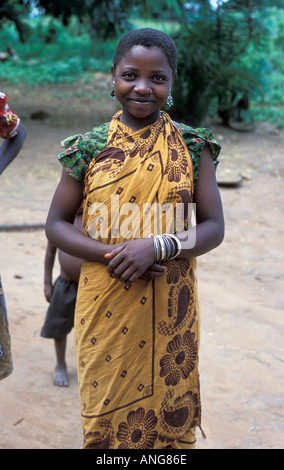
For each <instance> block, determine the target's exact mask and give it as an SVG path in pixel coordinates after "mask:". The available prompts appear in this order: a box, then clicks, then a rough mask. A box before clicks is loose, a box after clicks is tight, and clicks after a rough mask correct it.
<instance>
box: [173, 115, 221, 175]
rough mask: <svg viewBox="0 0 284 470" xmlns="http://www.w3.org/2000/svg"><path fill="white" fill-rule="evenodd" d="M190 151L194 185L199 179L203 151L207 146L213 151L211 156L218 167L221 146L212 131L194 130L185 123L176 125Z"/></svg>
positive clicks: (204, 129) (200, 128) (205, 129)
mask: <svg viewBox="0 0 284 470" xmlns="http://www.w3.org/2000/svg"><path fill="white" fill-rule="evenodd" d="M174 124H175V126H176V127H177V129H178V131H179V132H180V134H181V135H182V138H183V140H184V142H185V144H186V146H187V148H188V150H189V153H190V157H191V161H192V165H193V173H194V184H196V182H197V179H198V170H199V164H200V159H201V155H202V151H203V149H204V147H205V145H208V146H209V148H210V150H211V155H212V158H213V160H214V164H215V166H216V167H217V165H218V163H219V159H218V157H219V154H220V151H221V146H220V144H219V143H218V142H217V141H216V140H215V138H214V135H213V132H212V130H211V129H208V128H206V127H198V128H193V127H191V126H188V125H186V124H183V123H176V122H175V123H174Z"/></svg>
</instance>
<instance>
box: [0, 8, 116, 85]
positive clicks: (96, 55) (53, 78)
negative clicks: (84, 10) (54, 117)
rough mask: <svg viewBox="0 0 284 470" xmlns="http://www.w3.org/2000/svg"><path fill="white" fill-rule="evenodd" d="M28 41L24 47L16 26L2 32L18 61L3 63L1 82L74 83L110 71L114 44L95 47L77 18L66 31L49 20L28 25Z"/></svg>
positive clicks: (58, 24)
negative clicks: (87, 76) (89, 75)
mask: <svg viewBox="0 0 284 470" xmlns="http://www.w3.org/2000/svg"><path fill="white" fill-rule="evenodd" d="M28 24H29V31H30V36H29V41H28V42H26V43H21V42H20V41H19V39H18V37H17V30H16V28H15V27H14V26H13V25H5V26H4V27H3V28H2V30H1V31H0V42H1V44H3V45H4V47H5V46H8V45H9V46H12V48H13V49H14V50H15V51H16V53H17V58H14V59H11V60H8V61H6V62H3V63H1V67H0V79H6V80H8V81H10V82H12V83H19V82H21V81H22V82H26V83H29V84H38V83H57V82H74V81H75V80H77V79H78V78H79V77H81V76H82V75H83V74H88V73H93V72H98V71H109V70H110V66H111V60H112V55H113V50H114V46H115V41H113V40H109V41H105V42H101V41H96V42H95V43H93V42H92V41H91V39H90V36H89V34H88V33H87V32H85V27H84V25H80V24H79V23H78V21H77V20H76V18H72V19H71V21H70V24H69V26H68V27H67V28H65V27H63V26H62V24H61V23H60V22H59V21H57V20H54V19H52V18H50V17H47V16H44V17H40V18H33V19H32V20H29V21H28Z"/></svg>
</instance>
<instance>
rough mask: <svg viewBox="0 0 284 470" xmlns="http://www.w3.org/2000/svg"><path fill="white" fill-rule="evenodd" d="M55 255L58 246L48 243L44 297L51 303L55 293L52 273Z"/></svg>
mask: <svg viewBox="0 0 284 470" xmlns="http://www.w3.org/2000/svg"><path fill="white" fill-rule="evenodd" d="M55 255H56V246H54V245H52V244H51V243H50V242H47V247H46V252H45V258H44V295H45V298H46V300H47V302H50V299H51V296H52V291H53V283H52V272H53V267H54V261H55Z"/></svg>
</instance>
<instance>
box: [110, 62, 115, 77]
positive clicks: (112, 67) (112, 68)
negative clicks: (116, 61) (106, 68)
mask: <svg viewBox="0 0 284 470" xmlns="http://www.w3.org/2000/svg"><path fill="white" fill-rule="evenodd" d="M110 71H111V75H112V79H113V80H114V66H113V64H112V66H111V68H110Z"/></svg>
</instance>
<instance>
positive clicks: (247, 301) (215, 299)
mask: <svg viewBox="0 0 284 470" xmlns="http://www.w3.org/2000/svg"><path fill="white" fill-rule="evenodd" d="M77 85H78V86H77V88H76V89H75V88H74V87H72V86H71V85H70V86H64V87H63V86H61V87H56V88H55V87H46V86H42V87H38V88H35V89H32V90H25V89H24V88H22V87H19V88H17V89H16V90H15V89H13V87H11V86H8V85H7V86H5V84H1V88H2V89H4V91H6V93H7V95H8V98H9V104H10V106H11V108H12V109H13V110H14V111H15V112H16V113H17V114H19V115H20V116H21V117H22V121H23V123H24V125H25V127H26V129H27V133H28V136H27V139H26V142H25V144H24V148H23V150H22V152H21V154H20V156H19V157H18V158H17V159H16V160H15V161H14V162H13V163H12V164H11V166H10V167H9V168H8V169H7V170H6V172H5V173H4V174H3V175H2V176H1V186H0V200H1V205H0V224H1V227H2V228H1V230H0V246H1V248H0V250H1V256H0V272H1V276H2V282H3V286H4V291H5V296H6V302H7V308H8V315H9V322H10V333H11V337H12V350H13V357H14V372H13V374H12V375H11V376H10V377H8V378H6V379H5V380H3V381H1V383H0V390H1V399H0V449H80V448H81V445H82V430H81V420H80V410H79V398H78V389H77V377H76V366H75V359H74V351H73V333H71V334H70V337H69V339H68V351H67V362H68V367H69V377H70V386H69V387H68V388H60V387H56V386H54V385H53V383H52V373H53V367H54V365H55V356H54V348H53V342H52V341H51V340H45V339H43V338H41V337H40V334H39V333H40V329H41V326H42V323H43V319H44V317H45V313H46V308H47V303H46V301H45V299H44V296H43V260H44V254H45V247H46V239H45V234H44V229H43V225H44V223H45V219H46V215H47V211H48V208H49V204H50V201H51V198H52V195H53V192H54V189H55V187H56V185H57V182H58V179H59V176H60V171H61V169H60V165H59V164H58V163H57V159H56V156H57V154H58V153H59V152H60V141H61V140H62V139H63V138H65V137H67V136H69V135H71V134H73V133H80V132H85V131H87V130H89V129H90V128H91V127H93V126H94V125H96V124H99V123H101V122H103V121H104V120H106V119H108V118H109V117H110V116H111V115H112V113H113V111H114V106H115V105H114V104H113V103H112V102H111V100H110V99H109V98H108V97H107V96H106V95H107V94H108V93H109V90H110V84H109V82H108V80H105V79H104V77H101V76H97V77H96V79H94V83H90V84H88V85H83V84H77ZM93 89H94V90H95V91H96V97H97V100H90V97H89V96H90V92H91V91H93ZM106 91H107V93H106ZM100 96H101V98H100ZM62 97H64V98H65V99H64V100H62V99H61V98H62ZM37 111H44V112H45V113H47V114H48V116H47V115H46V116H45V117H44V116H43V117H44V119H41V120H39V119H37V120H34V119H31V114H32V113H34V112H37ZM210 126H211V127H212V128H213V130H214V133H215V137H216V138H217V139H218V140H219V141H220V143H222V145H223V151H222V158H221V162H220V165H219V168H218V173H217V174H218V178H219V179H222V177H224V175H225V177H226V178H228V177H230V175H231V174H232V172H234V173H235V172H238V173H239V174H240V175H241V177H242V182H241V184H240V185H238V186H235V187H229V186H228V187H226V186H220V191H221V196H222V200H223V205H224V212H225V219H226V237H225V241H224V242H223V244H222V245H221V246H220V247H219V248H217V249H216V250H214V251H213V252H211V253H209V254H207V255H204V256H202V257H200V258H199V265H198V279H199V291H200V300H201V314H202V337H201V349H200V377H201V391H202V407H203V409H202V414H203V429H204V432H205V433H206V435H207V439H206V440H203V439H202V437H201V435H200V434H199V433H198V443H197V448H198V449H280V448H283V445H284V432H283V431H284V429H283V422H284V420H283V389H284V388H283V386H284V364H283V362H284V356H283V307H284V289H283V235H284V233H283V231H284V229H283V215H284V213H283V200H284V186H283V177H284V167H283V148H284V137H283V132H281V131H277V130H276V129H275V128H274V127H273V126H272V125H267V124H259V125H258V126H256V127H255V129H254V130H253V131H251V132H237V131H233V130H229V129H224V128H223V127H221V126H220V125H219V124H218V123H216V122H213V123H210ZM25 224H30V225H35V226H37V227H35V228H33V229H29V230H28V229H25V230H23V229H19V228H18V229H15V230H8V228H9V227H11V226H12V225H17V226H22V225H25ZM5 227H6V228H5ZM57 269H58V266H57V267H56V270H57ZM55 275H56V272H55Z"/></svg>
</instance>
